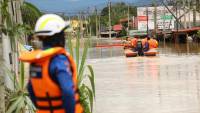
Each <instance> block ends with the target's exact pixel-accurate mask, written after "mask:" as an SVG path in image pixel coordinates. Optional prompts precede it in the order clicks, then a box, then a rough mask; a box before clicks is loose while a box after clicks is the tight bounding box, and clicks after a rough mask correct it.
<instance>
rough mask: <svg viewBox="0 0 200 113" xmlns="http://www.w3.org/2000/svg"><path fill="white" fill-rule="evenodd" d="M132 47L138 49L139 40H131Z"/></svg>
mask: <svg viewBox="0 0 200 113" xmlns="http://www.w3.org/2000/svg"><path fill="white" fill-rule="evenodd" d="M131 46H133V47H136V46H137V38H133V39H132V40H131Z"/></svg>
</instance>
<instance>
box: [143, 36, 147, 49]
mask: <svg viewBox="0 0 200 113" xmlns="http://www.w3.org/2000/svg"><path fill="white" fill-rule="evenodd" d="M146 42H147V38H144V39H142V46H143V47H144V46H145V43H146Z"/></svg>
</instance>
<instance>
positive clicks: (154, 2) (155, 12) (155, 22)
mask: <svg viewBox="0 0 200 113" xmlns="http://www.w3.org/2000/svg"><path fill="white" fill-rule="evenodd" d="M153 4H154V31H155V34H154V37H155V38H157V3H156V0H153ZM163 24H165V23H163ZM164 27H165V26H164Z"/></svg>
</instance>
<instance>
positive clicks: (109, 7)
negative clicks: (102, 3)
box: [108, 0, 111, 39]
mask: <svg viewBox="0 0 200 113" xmlns="http://www.w3.org/2000/svg"><path fill="white" fill-rule="evenodd" d="M108 5H109V6H108V9H109V38H110V39H111V14H110V13H111V2H110V0H108Z"/></svg>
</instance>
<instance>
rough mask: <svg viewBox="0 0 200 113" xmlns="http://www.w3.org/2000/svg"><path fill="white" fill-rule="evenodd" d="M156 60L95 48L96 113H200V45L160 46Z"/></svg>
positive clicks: (116, 49)
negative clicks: (129, 56)
mask: <svg viewBox="0 0 200 113" xmlns="http://www.w3.org/2000/svg"><path fill="white" fill-rule="evenodd" d="M158 51H159V54H158V55H157V56H155V57H134V58H126V57H125V56H124V54H123V48H122V47H114V48H91V49H90V51H89V59H88V63H89V64H91V65H93V68H94V71H95V75H96V102H95V113H200V45H198V44H196V43H188V44H163V43H160V47H159V49H158Z"/></svg>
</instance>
